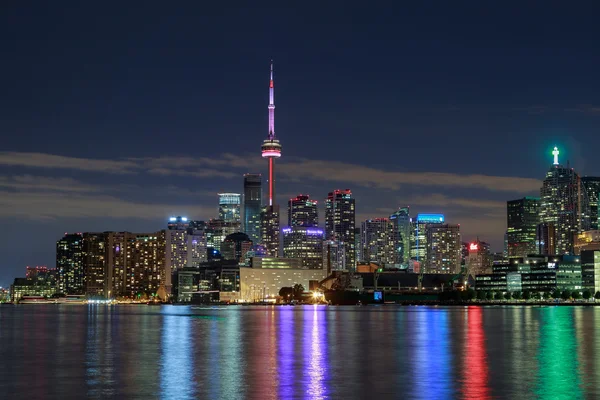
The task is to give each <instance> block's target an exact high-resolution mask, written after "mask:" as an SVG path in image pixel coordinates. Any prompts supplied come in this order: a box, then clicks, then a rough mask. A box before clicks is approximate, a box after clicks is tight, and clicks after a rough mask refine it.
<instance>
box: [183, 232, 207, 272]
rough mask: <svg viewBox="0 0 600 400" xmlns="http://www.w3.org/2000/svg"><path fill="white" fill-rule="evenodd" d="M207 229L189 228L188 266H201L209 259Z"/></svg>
mask: <svg viewBox="0 0 600 400" xmlns="http://www.w3.org/2000/svg"><path fill="white" fill-rule="evenodd" d="M206 252H207V243H206V232H205V229H204V228H202V229H200V228H199V227H192V226H191V225H190V227H189V228H188V230H187V268H199V267H200V264H201V263H203V262H205V261H206V260H207V253H206Z"/></svg>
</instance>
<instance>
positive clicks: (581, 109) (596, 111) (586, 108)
mask: <svg viewBox="0 0 600 400" xmlns="http://www.w3.org/2000/svg"><path fill="white" fill-rule="evenodd" d="M565 111H569V112H577V113H582V114H587V115H600V106H594V105H592V104H581V105H578V106H576V107H571V108H565Z"/></svg>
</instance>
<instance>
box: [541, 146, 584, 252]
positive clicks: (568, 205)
mask: <svg viewBox="0 0 600 400" xmlns="http://www.w3.org/2000/svg"><path fill="white" fill-rule="evenodd" d="M558 154H559V151H558V149H557V148H556V147H555V148H554V151H553V155H554V164H553V165H552V166H551V167H550V169H549V170H548V172H547V173H546V178H545V179H544V182H543V184H542V188H541V189H540V222H541V223H544V224H548V225H551V226H553V227H554V231H555V235H556V237H555V239H556V240H555V242H556V253H557V254H559V255H561V254H573V243H574V240H575V235H576V234H577V233H579V232H581V231H585V230H588V229H589V222H590V221H589V214H590V212H589V204H588V202H587V199H586V197H587V196H585V189H584V188H582V185H581V180H580V178H579V175H578V174H577V173H576V172H575V171H574V170H573V168H569V167H564V166H562V165H560V164H559V162H558Z"/></svg>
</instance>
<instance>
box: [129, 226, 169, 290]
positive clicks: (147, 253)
mask: <svg viewBox="0 0 600 400" xmlns="http://www.w3.org/2000/svg"><path fill="white" fill-rule="evenodd" d="M165 232H168V231H160V232H154V233H147V234H146V233H135V234H131V233H127V234H126V239H127V240H126V243H125V251H126V253H127V254H126V262H125V267H126V269H125V272H126V274H125V282H124V286H125V291H124V294H125V295H126V296H129V297H137V298H141V297H151V296H155V295H156V294H157V292H158V289H159V288H160V286H161V285H164V284H165V279H166V275H165V274H166V272H168V271H169V270H168V269H167V270H166V271H165V262H166V260H165V246H166V243H165V242H166V240H165Z"/></svg>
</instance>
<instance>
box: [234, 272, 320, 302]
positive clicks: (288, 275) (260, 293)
mask: <svg viewBox="0 0 600 400" xmlns="http://www.w3.org/2000/svg"><path fill="white" fill-rule="evenodd" d="M239 273H240V300H241V301H243V302H255V301H275V298H276V297H278V296H279V290H280V289H281V288H282V287H294V285H296V284H300V285H302V286H303V287H304V289H305V290H308V288H309V287H310V282H311V281H316V282H320V281H322V280H323V279H325V270H324V269H297V268H264V267H263V268H245V267H242V268H240V271H239Z"/></svg>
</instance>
